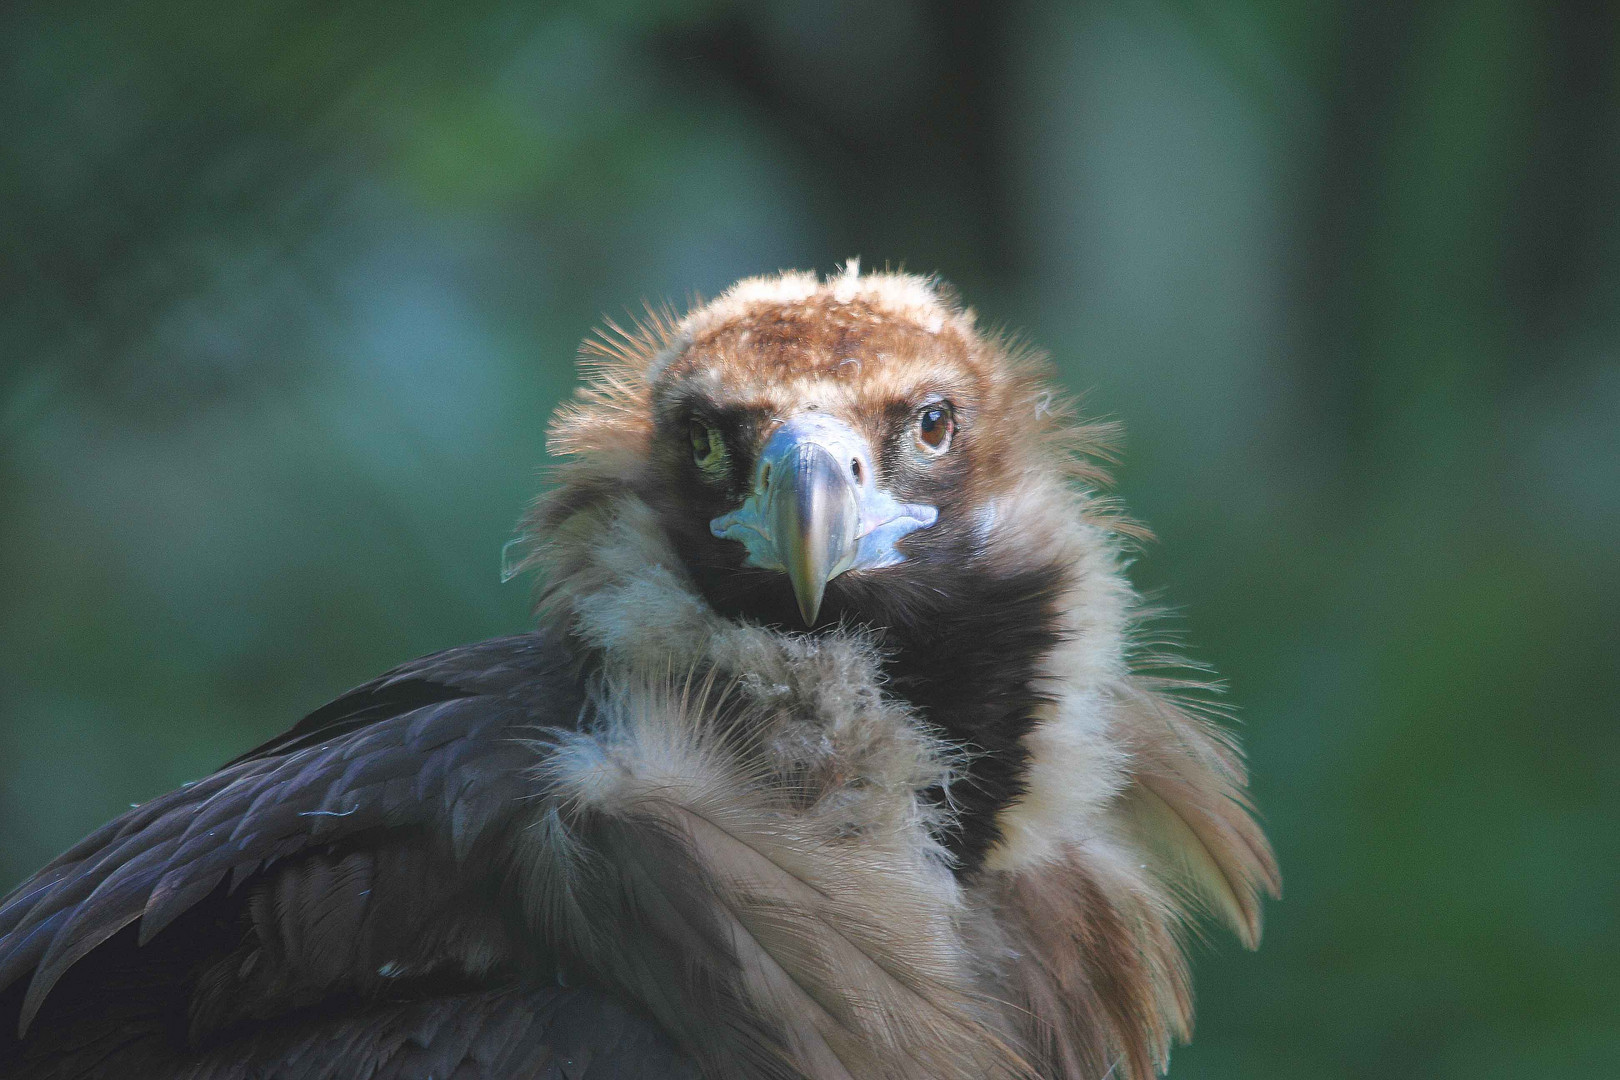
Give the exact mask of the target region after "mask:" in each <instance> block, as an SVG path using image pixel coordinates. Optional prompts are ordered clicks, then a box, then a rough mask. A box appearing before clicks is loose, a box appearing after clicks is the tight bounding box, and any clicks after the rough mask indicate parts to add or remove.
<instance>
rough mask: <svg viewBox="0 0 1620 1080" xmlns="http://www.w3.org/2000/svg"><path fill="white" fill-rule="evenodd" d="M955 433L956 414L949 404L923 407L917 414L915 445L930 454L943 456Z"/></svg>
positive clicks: (940, 403) (943, 403)
mask: <svg viewBox="0 0 1620 1080" xmlns="http://www.w3.org/2000/svg"><path fill="white" fill-rule="evenodd" d="M955 433H956V414H955V413H953V412H952V411H951V406H950V403H949V402H944V401H939V402H935V403H934V404H932V405H925V406H923V409H922V411H921V412H919V413H918V414H917V428H916V435H917V445H918V446H920V447H922V448H923V450H924V451H926V452H927V453H930V454H943V453H944V452H945V451H946V450H948V449H949V448H950V445H951V436H952V435H953V434H955Z"/></svg>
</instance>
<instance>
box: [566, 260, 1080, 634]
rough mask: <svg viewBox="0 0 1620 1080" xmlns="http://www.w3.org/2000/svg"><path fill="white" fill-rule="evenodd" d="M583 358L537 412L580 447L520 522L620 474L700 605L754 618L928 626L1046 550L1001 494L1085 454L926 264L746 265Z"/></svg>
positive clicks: (1020, 359)
mask: <svg viewBox="0 0 1620 1080" xmlns="http://www.w3.org/2000/svg"><path fill="white" fill-rule="evenodd" d="M588 359H589V361H590V362H591V364H592V365H593V366H594V370H593V371H592V376H593V378H592V381H591V383H590V384H589V385H588V386H587V388H586V389H585V390H584V391H583V393H582V396H581V398H580V399H579V400H578V401H576V402H575V403H574V405H573V406H572V407H571V408H568V409H566V410H565V411H564V412H563V413H562V415H561V417H560V419H559V421H558V423H557V425H556V427H555V428H554V430H553V441H552V446H553V449H554V450H556V451H561V452H562V453H563V454H566V455H569V456H571V457H572V458H574V459H575V460H574V461H573V462H572V464H570V465H568V466H565V467H564V471H563V473H562V475H561V479H562V480H563V485H562V488H561V490H562V492H563V495H562V496H561V497H560V498H558V499H554V500H553V502H552V503H550V504H548V505H547V506H546V507H545V508H543V512H550V513H551V514H552V518H551V519H550V520H548V521H547V522H546V523H545V527H544V530H536V531H537V532H538V531H545V532H547V533H556V532H557V531H558V526H559V525H560V524H561V521H560V516H561V515H566V514H569V513H573V512H575V511H576V510H577V509H579V508H580V507H581V506H584V505H586V504H588V503H589V502H591V501H593V500H598V499H600V498H601V497H602V496H603V495H605V494H607V493H610V492H614V491H627V492H633V493H634V496H635V497H636V498H638V499H640V500H641V501H643V502H644V503H645V504H646V505H647V506H649V507H651V508H652V509H653V510H654V512H655V513H656V516H657V520H658V522H659V524H660V526H661V528H662V531H663V532H664V534H665V535H666V536H667V539H668V541H669V543H670V545H671V547H672V548H673V550H674V552H675V554H676V556H677V558H678V560H679V562H680V563H681V565H682V566H683V568H684V569H685V570H686V571H687V572H688V574H689V575H690V576H691V578H692V580H693V581H694V583H695V585H696V586H697V589H698V591H700V592H701V593H702V595H703V596H704V597H705V598H706V599H707V600H708V601H709V602H710V604H712V605H713V606H714V607H715V609H716V610H718V611H719V612H721V613H722V614H725V615H728V616H740V617H747V618H749V619H752V620H755V621H759V622H763V623H766V624H768V625H778V626H781V627H784V628H797V629H806V628H824V627H830V626H835V625H838V624H841V623H857V624H863V625H871V626H877V627H884V628H887V627H892V626H894V625H896V624H898V623H909V624H923V625H917V626H915V629H917V630H918V631H919V632H926V629H927V628H926V625H925V624H926V622H927V620H928V619H929V618H930V617H933V616H934V615H937V614H938V613H939V611H940V609H941V606H942V605H946V604H948V602H950V601H952V600H953V599H960V600H961V601H962V602H964V603H971V602H972V597H974V596H976V595H978V594H979V593H980V592H982V585H983V581H984V579H985V576H986V575H987V574H988V575H989V576H991V577H994V576H997V575H1000V574H1008V573H1017V572H1020V571H1027V570H1029V569H1030V567H1031V566H1032V565H1033V564H1034V563H1038V562H1040V561H1041V560H1040V558H1039V555H1040V552H1039V551H1038V550H1037V547H1035V546H1032V545H1038V544H1039V542H1040V539H1041V538H1040V536H1039V535H1038V534H1037V535H1033V536H1032V535H1031V534H1030V530H1028V529H1026V528H1018V529H1013V528H1012V527H1011V524H1010V522H1011V517H1012V515H1011V514H1010V513H1009V509H1010V507H1011V506H1012V505H1013V503H1015V502H1017V501H1018V499H1019V496H1020V495H1027V494H1028V491H1029V489H1030V488H1031V487H1032V485H1034V486H1042V485H1041V484H1040V483H1039V482H1040V481H1045V480H1053V479H1054V478H1056V483H1057V484H1058V485H1061V479H1062V478H1061V477H1059V476H1058V474H1065V473H1072V472H1073V471H1074V470H1075V468H1076V466H1077V463H1078V462H1081V461H1083V460H1084V459H1083V458H1078V457H1075V456H1072V455H1069V454H1067V453H1065V452H1064V449H1065V448H1064V447H1060V446H1058V444H1059V443H1062V442H1064V441H1065V439H1066V438H1068V437H1070V436H1072V435H1073V434H1074V433H1075V430H1076V429H1075V428H1074V427H1073V426H1071V425H1070V424H1069V423H1068V422H1067V418H1066V416H1065V414H1064V410H1063V409H1062V408H1061V406H1060V404H1057V403H1056V401H1057V399H1056V398H1055V396H1054V394H1053V393H1052V391H1051V390H1050V388H1049V386H1048V385H1047V383H1046V381H1045V374H1046V373H1045V370H1044V365H1043V364H1042V362H1041V361H1040V359H1039V357H1037V356H1034V355H1031V354H1028V353H1026V352H1021V351H1019V350H1016V349H1010V348H1008V347H1007V346H1006V345H1005V343H1003V342H1001V341H999V340H997V339H995V338H993V337H990V336H987V335H984V334H982V333H980V332H979V331H978V329H977V328H976V327H975V325H974V316H973V313H972V312H971V311H968V310H965V309H963V308H961V307H960V306H958V305H957V304H956V303H955V302H954V300H953V299H952V298H951V297H950V295H949V294H948V293H947V292H945V291H944V290H943V289H942V288H941V287H940V286H938V285H937V283H935V282H933V281H931V280H928V279H924V278H919V277H914V276H909V275H901V274H875V275H865V276H863V275H861V274H859V272H858V270H857V269H856V268H855V267H854V266H853V265H852V266H850V267H849V268H847V269H846V270H845V271H844V272H843V273H841V274H838V275H835V276H833V277H831V278H829V279H827V280H825V281H821V280H818V279H817V278H816V277H814V276H813V275H808V274H788V275H783V276H780V277H775V278H761V279H752V280H750V281H745V282H743V283H741V284H739V285H738V286H736V287H734V288H732V289H731V290H730V291H728V292H727V293H725V294H724V295H723V296H721V297H720V298H718V299H717V300H715V301H714V302H712V303H710V304H707V305H704V306H701V307H699V308H697V309H696V310H694V311H693V312H691V313H690V314H688V315H686V316H685V317H684V318H679V319H676V318H673V317H668V316H664V317H653V318H651V319H649V320H647V321H646V322H645V323H644V324H642V325H641V326H638V327H637V328H635V329H634V330H631V331H628V332H617V333H610V334H608V335H606V336H604V338H602V339H600V340H598V341H597V342H595V343H593V346H592V348H591V349H590V351H589V356H588ZM570 491H571V492H574V493H575V496H574V497H573V498H570V497H569V495H568V494H567V493H568V492H570ZM1026 501H1027V500H1026ZM1014 533H1016V537H1014V535H1013V534H1014ZM1037 533H1038V530H1037ZM1014 539H1016V543H1013V542H1012V541H1013V540H1014ZM575 542H576V543H581V542H583V543H588V542H589V536H588V535H576V537H575ZM1047 554H1049V555H1050V554H1054V553H1053V552H1051V550H1050V546H1048V551H1047Z"/></svg>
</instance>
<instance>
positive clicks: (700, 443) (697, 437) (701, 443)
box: [692, 424, 711, 461]
mask: <svg viewBox="0 0 1620 1080" xmlns="http://www.w3.org/2000/svg"><path fill="white" fill-rule="evenodd" d="M710 449H711V447H710V445H709V429H708V427H707V426H706V425H704V424H693V425H692V452H693V453H694V454H696V455H697V457H698V460H699V461H702V460H703V459H705V458H707V457H708V456H709V453H710Z"/></svg>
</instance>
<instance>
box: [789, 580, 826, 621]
mask: <svg viewBox="0 0 1620 1080" xmlns="http://www.w3.org/2000/svg"><path fill="white" fill-rule="evenodd" d="M794 599H795V600H797V601H798V602H799V616H800V617H801V618H803V619H804V625H805V627H806V628H808V627H812V626H814V625H816V616H817V615H818V614H820V613H821V591H820V590H819V589H818V590H817V591H816V595H815V596H805V595H803V594H799V593H798V592H797V590H795V596H794Z"/></svg>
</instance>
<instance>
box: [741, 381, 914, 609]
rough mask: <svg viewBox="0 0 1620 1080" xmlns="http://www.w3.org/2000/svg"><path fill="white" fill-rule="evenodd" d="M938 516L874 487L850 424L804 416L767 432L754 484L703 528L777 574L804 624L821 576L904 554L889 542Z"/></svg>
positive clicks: (819, 593) (815, 604) (822, 586)
mask: <svg viewBox="0 0 1620 1080" xmlns="http://www.w3.org/2000/svg"><path fill="white" fill-rule="evenodd" d="M938 517H939V512H938V511H937V510H935V509H934V508H933V507H932V506H923V505H919V504H916V503H901V502H899V501H897V500H896V499H895V498H894V497H893V496H891V495H890V494H889V493H888V492H886V491H883V490H882V489H880V488H879V487H878V486H877V483H876V480H875V471H874V470H873V468H872V461H871V454H870V452H869V451H868V449H867V447H866V443H865V440H863V439H862V438H861V437H860V436H859V435H858V434H856V433H855V431H854V430H853V429H851V428H850V427H849V425H847V424H845V423H843V422H842V421H840V420H837V419H835V418H833V417H831V416H827V415H825V414H822V413H806V414H804V415H802V416H799V417H795V418H794V419H792V420H790V421H788V422H787V423H785V424H783V425H782V426H781V427H780V428H778V429H777V430H776V431H775V432H774V433H773V434H772V435H771V437H770V439H769V440H768V441H767V442H766V443H765V448H764V449H763V450H762V451H760V455H759V461H758V463H757V464H756V466H755V470H754V489H753V491H752V492H750V493H749V495H748V498H746V499H745V500H743V504H742V506H740V507H738V508H737V509H736V510H733V511H732V512H731V513H729V514H723V515H721V516H720V517H717V518H715V519H714V520H713V521H712V522H710V523H709V529H710V531H711V532H713V533H714V535H716V536H718V537H721V538H722V539H727V540H737V541H739V542H741V543H742V545H743V546H744V547H745V548H747V549H748V560H747V561H748V564H749V565H750V566H758V567H762V568H764V569H767V570H782V571H785V572H786V573H787V576H788V581H789V582H791V583H792V585H793V595H794V598H795V599H796V600H797V601H798V604H799V614H800V615H801V616H802V617H803V618H804V623H805V625H806V626H813V625H815V621H816V615H817V613H819V612H820V610H821V600H822V597H823V595H825V593H826V591H827V582H829V581H831V580H832V579H833V578H835V577H837V576H838V575H839V574H842V573H844V572H845V571H846V570H868V569H876V568H878V567H882V566H892V565H894V564H895V563H898V562H901V561H903V560H904V558H905V557H904V556H903V555H901V554H900V552H899V551H898V550H897V549H896V547H895V544H896V542H897V541H898V540H899V539H900V538H901V537H903V536H906V535H907V534H909V533H912V532H915V531H916V530H918V529H925V528H927V527H928V526H930V525H932V524H933V523H934V522H935V520H937V519H938Z"/></svg>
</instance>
